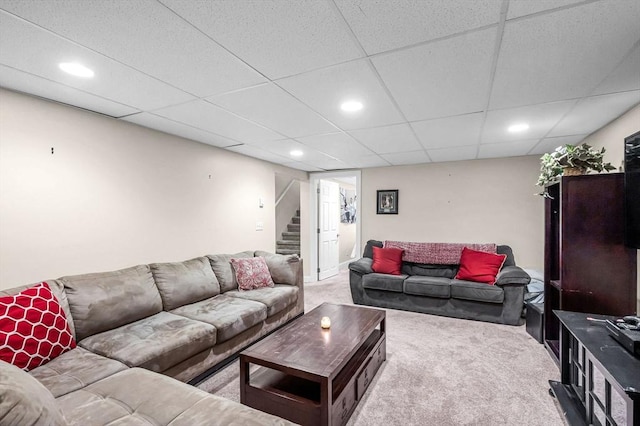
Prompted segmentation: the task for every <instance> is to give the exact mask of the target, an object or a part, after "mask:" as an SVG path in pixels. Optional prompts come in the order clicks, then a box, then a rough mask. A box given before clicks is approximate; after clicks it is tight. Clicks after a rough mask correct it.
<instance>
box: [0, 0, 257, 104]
mask: <svg viewBox="0 0 640 426" xmlns="http://www.w3.org/2000/svg"><path fill="white" fill-rule="evenodd" d="M2 7H3V8H4V9H5V10H8V11H10V12H11V13H15V14H17V15H19V16H21V17H23V18H25V19H27V20H29V21H31V22H33V23H35V24H37V25H40V26H42V27H44V28H47V29H49V30H51V31H53V32H54V33H56V34H58V35H61V36H63V37H65V38H68V39H70V40H73V41H75V42H77V43H79V44H81V45H83V46H86V47H89V48H90V49H92V50H94V51H96V52H100V53H102V54H104V55H106V56H108V57H110V58H113V59H116V60H117V61H120V62H123V63H125V64H127V65H129V66H131V67H133V68H136V69H138V70H140V71H143V72H144V73H146V74H149V75H152V76H154V77H156V78H158V79H159V80H162V81H165V82H167V83H169V84H171V85H173V86H175V87H178V88H180V89H183V90H185V91H187V92H189V93H191V94H194V95H196V96H208V95H212V94H214V93H220V92H223V91H228V90H232V89H237V88H240V87H246V86H249V85H253V84H257V83H261V82H264V81H266V79H265V78H264V77H263V76H261V75H260V74H259V73H258V72H256V71H255V70H253V69H252V68H251V67H249V66H248V65H246V64H245V63H243V62H242V61H241V60H239V59H238V58H236V57H235V56H233V55H232V54H231V53H229V52H228V51H226V50H225V49H223V48H222V47H221V46H219V45H218V44H217V43H215V42H214V41H212V40H211V39H210V38H209V37H207V36H206V35H204V34H202V32H200V31H198V30H197V29H195V28H194V27H193V26H191V25H190V24H189V23H188V22H186V21H184V20H183V19H182V18H180V17H178V16H176V15H175V14H174V13H173V12H172V11H171V10H169V9H167V8H166V7H165V6H163V5H162V4H160V3H158V2H156V1H150V0H127V1H119V2H105V1H95V0H93V1H88V0H84V1H77V0H59V1H55V2H46V1H43V2H39V3H38V6H37V7H33V3H32V2H25V1H16V2H5V3H3V4H2Z"/></svg>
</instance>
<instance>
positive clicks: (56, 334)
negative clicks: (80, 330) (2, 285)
mask: <svg viewBox="0 0 640 426" xmlns="http://www.w3.org/2000/svg"><path fill="white" fill-rule="evenodd" d="M75 347H76V341H75V339H74V338H73V335H72V334H71V330H70V329H69V324H68V323H67V317H66V316H65V314H64V311H63V310H62V308H61V307H60V304H59V303H58V300H57V299H56V297H55V296H54V295H53V293H52V292H51V289H50V288H49V285H48V284H47V283H45V282H43V283H40V284H38V285H35V286H33V287H29V288H27V289H25V290H23V291H21V292H20V293H18V294H14V295H12V296H2V297H0V360H2V361H6V362H8V363H10V364H13V365H15V366H17V367H19V368H22V369H24V370H26V371H29V370H33V369H34V368H36V367H39V366H40V365H43V364H46V363H47V362H49V361H51V360H52V359H54V358H56V357H57V356H59V355H61V354H62V353H64V352H66V351H68V350H71V349H73V348H75Z"/></svg>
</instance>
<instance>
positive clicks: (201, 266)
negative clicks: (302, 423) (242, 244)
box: [0, 251, 304, 425]
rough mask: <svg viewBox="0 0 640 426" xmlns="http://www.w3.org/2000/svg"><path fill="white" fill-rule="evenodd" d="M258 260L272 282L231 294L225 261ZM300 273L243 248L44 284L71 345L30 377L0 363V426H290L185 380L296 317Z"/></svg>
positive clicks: (291, 262)
mask: <svg viewBox="0 0 640 426" xmlns="http://www.w3.org/2000/svg"><path fill="white" fill-rule="evenodd" d="M254 255H255V256H263V257H264V258H265V260H266V262H267V266H268V267H269V272H270V274H271V276H272V279H273V281H274V282H275V287H272V288H260V289H256V290H250V291H239V290H238V288H237V287H238V286H237V282H236V281H235V276H234V274H233V271H232V269H231V265H230V262H229V260H230V259H231V258H239V257H253V256H254ZM302 274H303V273H302V261H301V260H300V259H299V258H298V257H297V256H295V255H294V256H282V255H275V254H271V253H267V252H261V251H258V252H255V253H254V252H252V251H247V252H242V253H237V254H234V255H210V256H206V257H204V256H203V257H199V258H196V259H191V260H187V261H184V262H176V263H156V264H151V265H139V266H135V267H131V268H127V269H123V270H119V271H113V272H101V273H93V274H84V275H76V276H68V277H62V278H59V279H57V280H47V283H48V284H49V287H50V288H51V290H52V292H53V293H54V295H55V296H56V298H57V299H58V301H59V302H60V305H61V307H62V309H63V310H64V311H65V314H66V316H67V319H68V322H69V325H70V328H71V332H72V334H73V335H74V337H75V339H76V341H77V347H76V348H75V349H72V350H70V351H68V352H65V353H63V354H62V355H60V356H59V357H57V358H55V359H53V360H51V361H49V362H48V363H46V364H44V365H42V366H40V367H37V368H35V369H33V370H31V371H29V373H26V372H24V371H22V370H20V369H18V368H16V367H13V366H11V365H9V364H7V363H4V362H0V396H1V398H0V425H4V424H21V425H22V424H83V425H89V424H91V425H101V424H116V423H117V424H125V423H126V424H154V425H158V424H171V425H182V424H184V425H195V424H242V425H244V424H255V425H258V424H290V423H289V422H287V421H284V420H282V419H279V418H277V417H274V416H270V415H267V414H264V413H261V412H259V411H256V410H253V409H251V408H248V407H245V406H242V405H240V404H237V403H234V402H232V401H229V400H226V399H224V398H219V397H216V396H214V395H210V394H208V393H206V392H202V391H200V390H198V389H197V388H194V387H192V386H189V385H187V384H185V383H181V382H192V383H193V382H196V381H198V380H199V379H200V378H202V377H203V376H204V375H206V374H208V372H210V371H213V369H215V368H216V367H217V366H219V365H220V364H221V363H225V362H227V361H228V360H229V359H232V358H233V356H234V355H236V354H237V353H238V352H239V351H240V350H242V349H243V348H245V347H246V346H248V345H250V344H251V343H253V342H255V341H257V340H258V339H259V338H261V337H262V336H264V335H266V334H267V333H269V332H270V331H272V330H274V329H276V328H278V327H280V326H282V325H283V324H286V323H287V322H289V321H291V320H292V319H293V318H295V317H297V316H299V315H302V314H303V311H304V289H303V278H302V277H303V275H302ZM26 287H29V286H22V287H18V288H13V289H9V290H3V291H0V295H7V294H16V293H18V292H20V291H21V290H23V289H25V288H26ZM36 379H37V380H36ZM175 379H177V380H175ZM21 384H22V385H21ZM21 395H22V396H23V397H24V398H26V399H23V398H21ZM54 398H55V401H54ZM52 401H54V402H52Z"/></svg>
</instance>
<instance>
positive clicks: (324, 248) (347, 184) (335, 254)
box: [309, 170, 361, 281]
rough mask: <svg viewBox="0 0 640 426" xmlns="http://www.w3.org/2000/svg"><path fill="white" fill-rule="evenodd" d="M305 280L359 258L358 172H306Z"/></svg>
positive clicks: (321, 276) (326, 275) (326, 274)
mask: <svg viewBox="0 0 640 426" xmlns="http://www.w3.org/2000/svg"><path fill="white" fill-rule="evenodd" d="M309 181H310V185H311V188H310V190H311V193H312V194H315V195H316V196H315V197H309V198H310V204H311V205H310V210H309V211H310V212H312V215H313V217H312V220H310V225H311V229H310V235H311V236H312V238H311V247H310V259H309V260H310V261H311V265H310V266H311V271H313V273H312V276H311V277H309V278H310V279H309V281H319V280H324V279H326V278H329V277H332V276H334V275H336V274H338V272H339V271H340V270H341V269H346V268H347V266H348V264H349V263H350V262H352V261H354V260H356V259H358V258H359V257H360V229H361V221H360V215H359V211H360V195H359V194H360V171H359V170H353V171H344V172H325V173H312V174H310V179H309Z"/></svg>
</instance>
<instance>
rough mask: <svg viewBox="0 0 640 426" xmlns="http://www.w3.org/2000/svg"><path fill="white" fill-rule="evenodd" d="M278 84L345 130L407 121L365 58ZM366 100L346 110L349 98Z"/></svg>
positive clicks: (298, 76) (279, 81) (288, 79)
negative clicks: (345, 105) (343, 104)
mask: <svg viewBox="0 0 640 426" xmlns="http://www.w3.org/2000/svg"><path fill="white" fill-rule="evenodd" d="M277 83H278V85H280V86H281V87H283V88H284V89H285V90H286V91H288V92H289V93H291V94H292V95H293V96H295V97H296V98H298V99H300V100H301V101H302V102H304V103H306V104H307V105H309V106H310V107H311V108H313V109H314V110H315V111H317V112H319V113H320V114H322V115H323V116H324V117H325V118H326V119H327V120H329V121H331V122H332V123H333V124H335V125H337V126H338V127H340V128H341V129H343V130H352V129H362V128H365V127H374V126H383V125H387V124H395V123H399V122H401V121H404V119H403V118H402V116H401V115H400V113H399V112H398V111H397V109H396V107H395V106H394V105H393V103H392V102H391V100H390V99H389V97H388V96H387V93H386V92H385V90H384V88H383V87H382V86H381V85H380V82H379V80H378V78H377V77H376V75H375V73H374V72H373V70H372V69H371V67H370V66H369V64H368V62H367V61H366V60H363V61H354V62H349V63H346V64H341V65H337V66H334V67H329V68H323V69H320V70H316V71H312V72H308V73H305V74H300V75H297V76H294V77H290V78H285V79H282V80H278V82H277ZM352 99H353V100H358V101H360V102H362V103H363V105H364V107H363V108H362V110H360V111H357V112H353V113H347V112H343V111H342V110H341V109H340V105H341V104H342V103H343V102H344V101H347V100H352Z"/></svg>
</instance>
